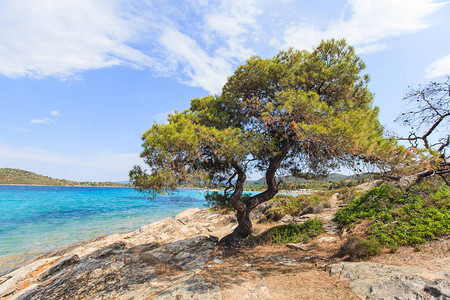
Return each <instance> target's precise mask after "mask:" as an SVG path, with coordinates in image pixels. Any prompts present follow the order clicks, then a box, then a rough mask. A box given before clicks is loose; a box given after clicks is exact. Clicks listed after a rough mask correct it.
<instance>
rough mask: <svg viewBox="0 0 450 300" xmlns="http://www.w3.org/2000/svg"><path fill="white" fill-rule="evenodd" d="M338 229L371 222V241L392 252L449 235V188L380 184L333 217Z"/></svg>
mask: <svg viewBox="0 0 450 300" xmlns="http://www.w3.org/2000/svg"><path fill="white" fill-rule="evenodd" d="M335 220H336V222H337V223H338V224H339V226H340V227H343V226H348V225H352V224H354V223H356V222H358V221H360V220H371V225H370V227H369V229H368V232H367V233H368V235H369V237H370V238H372V239H374V240H376V241H377V242H378V243H380V244H382V245H387V246H389V247H391V248H392V249H395V248H396V247H398V246H400V245H416V244H421V243H424V242H425V241H427V240H430V239H435V238H437V237H439V236H444V235H448V234H450V187H448V186H444V185H441V186H434V185H425V184H421V185H416V186H412V187H410V188H407V189H400V188H396V187H394V186H391V185H383V186H381V187H378V188H374V189H372V190H370V191H368V192H366V193H365V194H363V195H361V196H359V197H356V198H355V199H353V200H352V201H350V202H349V203H348V205H347V206H346V207H344V208H342V209H340V210H339V211H338V212H337V213H336V216H335Z"/></svg>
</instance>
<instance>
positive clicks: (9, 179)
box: [0, 168, 129, 186]
mask: <svg viewBox="0 0 450 300" xmlns="http://www.w3.org/2000/svg"><path fill="white" fill-rule="evenodd" d="M0 184H29V185H56V186H129V185H127V184H121V183H117V182H109V181H108V182H91V181H83V182H79V181H72V180H66V179H56V178H51V177H49V176H44V175H39V174H36V173H33V172H30V171H25V170H20V169H10V168H0Z"/></svg>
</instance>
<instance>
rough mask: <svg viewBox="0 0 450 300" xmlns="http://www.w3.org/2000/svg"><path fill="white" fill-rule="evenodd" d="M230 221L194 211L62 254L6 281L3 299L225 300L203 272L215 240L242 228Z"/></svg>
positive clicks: (1, 286)
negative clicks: (194, 297) (143, 299)
mask: <svg viewBox="0 0 450 300" xmlns="http://www.w3.org/2000/svg"><path fill="white" fill-rule="evenodd" d="M228 220H229V216H226V215H220V214H215V213H211V212H209V211H207V210H199V209H188V210H185V211H183V212H181V213H180V214H179V215H177V216H176V217H175V219H172V218H166V219H163V220H160V221H157V222H154V223H151V224H149V225H145V226H142V227H141V228H139V229H137V230H135V231H132V232H127V233H121V234H112V235H109V236H105V237H103V238H99V239H96V240H93V241H90V242H87V243H84V244H82V245H80V246H74V247H72V248H69V249H67V250H60V251H57V252H55V253H57V254H58V255H53V256H50V257H45V258H40V259H37V260H35V261H33V262H32V263H29V264H27V265H25V266H22V267H19V268H18V269H16V270H14V271H12V272H10V273H8V274H6V275H3V276H1V277H0V299H73V298H77V299H93V298H102V297H112V298H114V299H129V298H133V297H134V296H135V295H152V296H153V297H157V296H158V295H159V294H161V296H158V297H157V298H160V299H168V298H167V297H166V296H167V294H168V293H169V291H173V292H175V291H176V293H181V294H183V293H184V294H186V293H190V291H196V290H197V289H198V290H199V291H202V292H201V293H203V294H204V295H207V296H208V297H209V298H204V299H220V292H219V290H218V287H217V284H214V283H210V282H207V281H206V279H205V278H202V277H201V276H199V275H198V273H199V272H200V271H201V270H202V269H203V267H204V266H205V262H206V260H207V259H208V258H209V256H210V252H211V251H212V250H213V249H215V247H216V246H217V241H218V238H217V237H211V236H210V235H211V234H213V233H214V234H218V235H221V234H222V235H223V234H225V233H227V232H231V230H232V229H233V227H234V226H236V225H235V224H226V223H227V221H228ZM189 284H191V285H189ZM192 285H194V286H192ZM200 286H201V287H200ZM165 291H166V292H165ZM181 294H180V295H181ZM133 295H134V296H133ZM186 295H187V294H186ZM165 297H166V298H165ZM200 299H202V298H200Z"/></svg>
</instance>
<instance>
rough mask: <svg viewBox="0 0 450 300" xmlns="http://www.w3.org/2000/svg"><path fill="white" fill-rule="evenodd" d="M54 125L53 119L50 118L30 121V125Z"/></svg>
mask: <svg viewBox="0 0 450 300" xmlns="http://www.w3.org/2000/svg"><path fill="white" fill-rule="evenodd" d="M51 123H53V120H52V119H49V118H41V119H31V120H30V125H35V124H51Z"/></svg>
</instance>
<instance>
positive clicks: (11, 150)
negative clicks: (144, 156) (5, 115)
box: [0, 144, 143, 181]
mask: <svg viewBox="0 0 450 300" xmlns="http://www.w3.org/2000/svg"><path fill="white" fill-rule="evenodd" d="M142 164H143V163H142V160H141V159H140V157H139V155H138V154H136V153H98V154H95V155H89V156H82V155H80V156H74V155H66V154H60V153H55V152H51V151H47V150H43V149H39V148H34V147H12V146H9V145H5V144H0V166H1V167H10V168H19V169H25V170H29V171H33V172H37V173H39V174H42V175H46V176H51V177H56V178H64V179H71V180H79V181H84V180H90V181H107V180H110V181H119V180H126V179H127V178H128V172H129V171H130V170H131V168H132V167H133V166H134V165H142Z"/></svg>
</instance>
